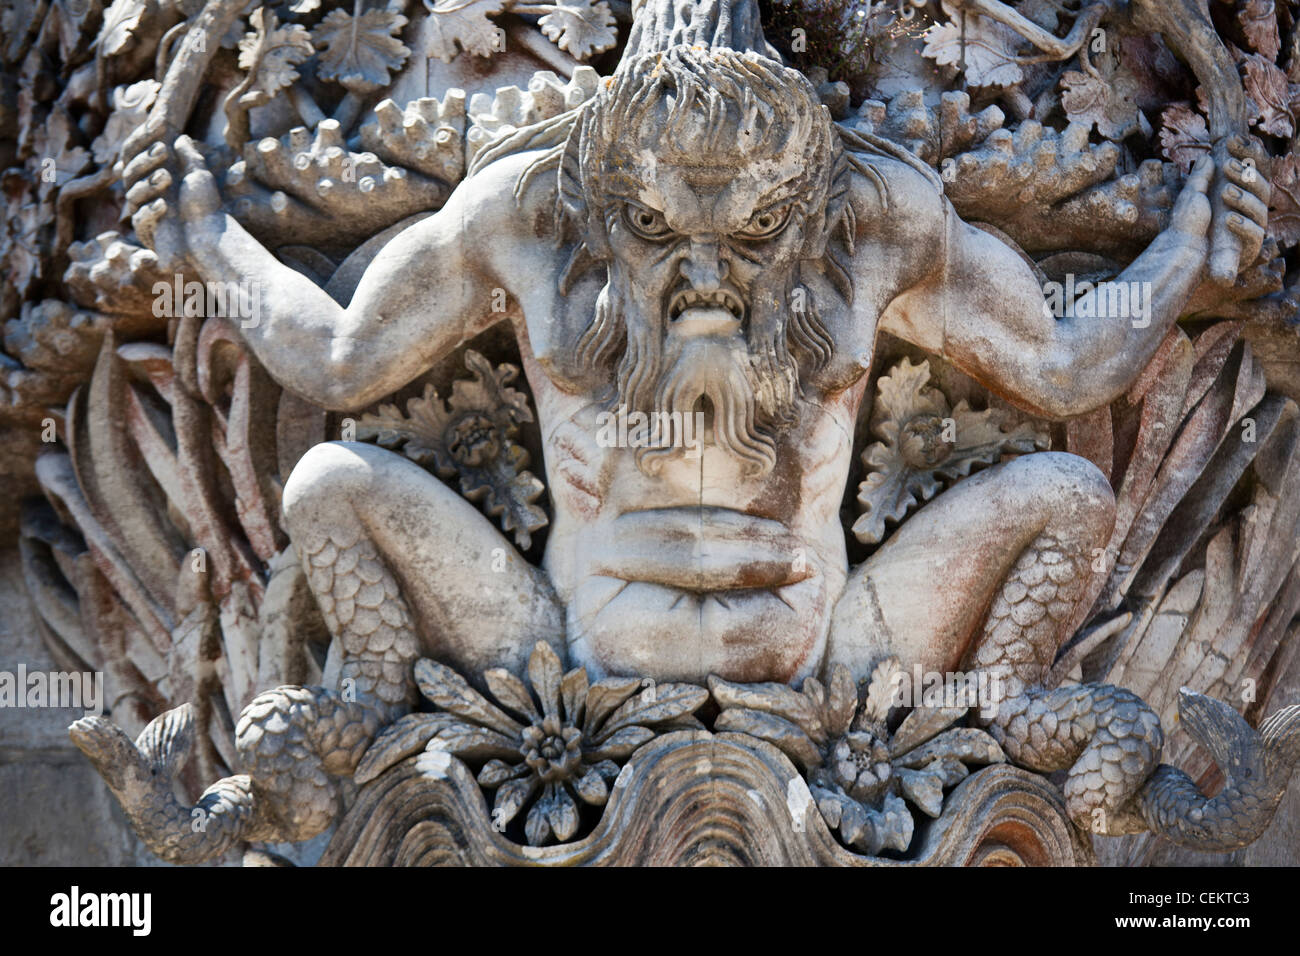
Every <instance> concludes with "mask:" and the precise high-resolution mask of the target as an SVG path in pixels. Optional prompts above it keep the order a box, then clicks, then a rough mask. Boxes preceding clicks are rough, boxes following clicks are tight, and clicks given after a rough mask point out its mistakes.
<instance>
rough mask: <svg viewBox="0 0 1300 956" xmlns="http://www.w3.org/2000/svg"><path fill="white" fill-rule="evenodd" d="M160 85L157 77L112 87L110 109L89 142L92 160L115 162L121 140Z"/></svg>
mask: <svg viewBox="0 0 1300 956" xmlns="http://www.w3.org/2000/svg"><path fill="white" fill-rule="evenodd" d="M161 88H162V84H161V83H159V82H158V81H157V80H140V81H139V82H138V83H132V84H131V85H130V86H119V87H118V88H117V89H115V90H114V91H113V112H112V113H111V114H110V115H109V117H108V122H107V123H105V124H104V131H103V132H102V133H100V134H99V136H97V137H96V138H95V141H94V142H93V143H91V145H90V149H91V153H92V154H93V155H94V157H95V162H97V163H99V164H100V165H102V166H108V165H111V164H113V163H115V162H117V157H118V153H120V152H121V150H122V144H123V143H124V142H126V138H127V137H128V136H130V135H131V134H132V133H133V132H135V130H136V127H138V126H139V125H140V124H141V123H143V122H144V121H145V120H146V119H147V118H148V116H149V107H151V106H153V101H154V100H155V99H156V98H157V96H158V90H159V89H161Z"/></svg>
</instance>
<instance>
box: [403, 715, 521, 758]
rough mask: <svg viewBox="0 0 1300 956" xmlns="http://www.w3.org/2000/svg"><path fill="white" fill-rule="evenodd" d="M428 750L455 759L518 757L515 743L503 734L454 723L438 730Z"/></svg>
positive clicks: (471, 725) (484, 728)
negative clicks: (443, 753) (449, 755)
mask: <svg viewBox="0 0 1300 956" xmlns="http://www.w3.org/2000/svg"><path fill="white" fill-rule="evenodd" d="M426 749H428V750H443V751H446V752H447V753H450V754H454V755H455V756H457V757H464V758H469V759H471V760H473V759H482V758H484V757H518V753H519V750H518V747H517V746H516V745H515V742H514V741H512V740H511V739H510V738H509V737H507V736H505V735H504V734H499V733H497V732H496V731H495V730H488V729H487V728H486V727H477V726H475V725H473V724H461V723H455V724H451V725H450V726H448V727H444V728H443V729H442V730H439V731H438V733H437V734H435V735H434V738H433V739H432V740H430V741H429V745H428V747H427V748H426Z"/></svg>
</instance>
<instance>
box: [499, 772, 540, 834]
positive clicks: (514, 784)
mask: <svg viewBox="0 0 1300 956" xmlns="http://www.w3.org/2000/svg"><path fill="white" fill-rule="evenodd" d="M535 789H537V778H536V777H532V776H529V777H526V778H524V779H523V780H509V781H507V782H506V783H503V784H502V785H501V787H500V788H499V789H498V790H497V796H496V800H494V801H493V803H492V816H493V818H494V819H496V820H500V821H501V822H502V823H509V822H510V821H511V820H513V819H514V818H515V817H517V816H518V815H519V811H520V810H521V809H523V806H524V804H525V803H527V802H528V798H529V797H531V796H532V795H533V791H534V790H535Z"/></svg>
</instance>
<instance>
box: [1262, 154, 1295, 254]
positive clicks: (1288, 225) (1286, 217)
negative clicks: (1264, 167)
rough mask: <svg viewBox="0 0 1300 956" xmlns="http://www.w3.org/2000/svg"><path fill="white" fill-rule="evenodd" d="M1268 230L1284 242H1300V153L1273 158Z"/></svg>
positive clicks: (1289, 243)
mask: <svg viewBox="0 0 1300 956" xmlns="http://www.w3.org/2000/svg"><path fill="white" fill-rule="evenodd" d="M1268 234H1269V235H1270V236H1272V237H1273V238H1274V239H1276V240H1277V241H1278V242H1280V243H1281V244H1282V245H1284V246H1289V245H1294V244H1295V243H1297V242H1300V157H1298V156H1296V154H1295V153H1287V154H1286V155H1285V156H1279V157H1276V158H1275V159H1274V160H1273V195H1272V196H1271V197H1270V201H1269V210H1268Z"/></svg>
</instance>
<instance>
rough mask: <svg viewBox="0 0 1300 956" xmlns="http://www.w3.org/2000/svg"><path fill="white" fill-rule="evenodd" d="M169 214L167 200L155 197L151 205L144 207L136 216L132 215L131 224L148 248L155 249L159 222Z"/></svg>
mask: <svg viewBox="0 0 1300 956" xmlns="http://www.w3.org/2000/svg"><path fill="white" fill-rule="evenodd" d="M166 215H167V200H165V199H155V200H154V201H153V202H151V203H149V205H147V206H144V207H142V208H141V209H140V210H139V211H138V212H137V213H136V214H135V215H134V216H132V217H131V225H132V226H134V227H135V232H136V235H138V236H139V237H140V241H141V242H143V243H144V244H145V246H146V247H147V248H150V249H153V248H154V246H155V241H154V239H155V234H156V232H157V229H158V224H159V223H160V222H162V220H163V217H164V216H166Z"/></svg>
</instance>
